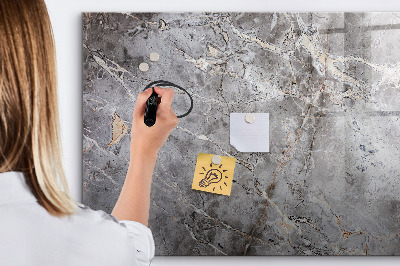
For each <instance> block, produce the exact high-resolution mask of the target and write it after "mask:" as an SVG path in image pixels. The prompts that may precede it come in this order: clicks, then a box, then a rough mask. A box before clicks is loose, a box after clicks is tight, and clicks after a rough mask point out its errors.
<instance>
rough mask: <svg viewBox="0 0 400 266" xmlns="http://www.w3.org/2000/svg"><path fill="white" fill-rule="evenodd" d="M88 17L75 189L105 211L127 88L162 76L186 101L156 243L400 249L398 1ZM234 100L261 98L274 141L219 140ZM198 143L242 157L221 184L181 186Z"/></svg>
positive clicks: (168, 161)
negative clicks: (355, 8) (341, 8)
mask: <svg viewBox="0 0 400 266" xmlns="http://www.w3.org/2000/svg"><path fill="white" fill-rule="evenodd" d="M82 23H83V24H82V25H83V34H82V39H83V48H82V49H83V184H84V191H83V197H84V203H85V204H87V205H88V206H90V207H91V208H94V209H102V210H104V211H106V212H111V210H112V208H113V206H114V204H115V202H116V200H117V197H118V195H119V192H120V190H121V186H122V184H123V180H124V178H125V174H126V171H127V168H128V163H129V143H130V129H131V126H132V123H131V121H132V111H133V107H134V105H135V101H136V96H137V94H138V93H139V92H140V91H141V90H142V89H143V88H144V86H145V85H147V84H148V83H149V82H151V81H154V80H158V79H164V80H169V81H172V82H174V83H176V84H179V85H181V86H183V87H185V88H186V89H188V90H189V91H190V92H191V94H192V96H193V99H194V109H193V111H192V113H191V114H190V115H189V116H187V117H185V118H182V119H180V121H179V125H178V126H177V127H176V129H174V130H173V131H172V133H171V136H170V137H169V139H168V140H167V142H166V144H165V146H164V147H163V148H162V149H161V151H160V153H159V158H158V160H157V164H156V167H155V171H154V176H153V184H152V193H151V209H150V221H149V227H150V228H151V229H152V231H153V235H154V238H155V243H156V255H400V238H399V234H400V151H399V147H400V103H399V95H400V93H399V90H400V48H399V46H398V44H399V42H400V13H395V12H394V13H390V12H387V13H84V14H83V21H82ZM152 52H155V53H157V54H159V60H158V61H157V62H152V61H150V58H149V55H150V54H151V53H152ZM142 62H146V63H148V64H149V70H148V71H146V72H142V71H140V70H139V69H138V66H139V64H140V63H142ZM185 97H186V96H185V95H184V94H181V93H179V92H177V93H176V99H175V101H174V103H173V108H174V110H175V112H176V113H177V114H179V113H183V112H185V111H186V110H187V107H188V104H189V102H188V100H187V98H185ZM234 112H236V113H253V112H254V113H255V112H263V113H269V116H270V129H269V131H270V152H269V153H241V152H238V151H237V150H236V149H235V148H234V147H232V146H231V145H230V144H229V114H230V113H234ZM198 153H210V154H218V155H223V156H231V157H235V158H236V159H237V160H236V168H235V174H234V178H233V185H232V191H231V196H230V197H227V196H223V195H216V194H211V193H206V192H202V191H196V190H192V189H191V183H192V179H193V173H194V169H195V164H196V158H197V154H198Z"/></svg>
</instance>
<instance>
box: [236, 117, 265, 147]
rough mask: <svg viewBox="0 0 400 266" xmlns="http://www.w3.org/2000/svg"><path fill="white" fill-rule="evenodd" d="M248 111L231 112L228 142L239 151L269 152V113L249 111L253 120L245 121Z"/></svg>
mask: <svg viewBox="0 0 400 266" xmlns="http://www.w3.org/2000/svg"><path fill="white" fill-rule="evenodd" d="M247 114H249V113H231V115H230V143H231V145H232V146H233V147H235V148H236V149H237V150H238V151H240V152H269V113H251V114H252V115H254V118H255V119H254V122H252V123H248V122H246V115H247Z"/></svg>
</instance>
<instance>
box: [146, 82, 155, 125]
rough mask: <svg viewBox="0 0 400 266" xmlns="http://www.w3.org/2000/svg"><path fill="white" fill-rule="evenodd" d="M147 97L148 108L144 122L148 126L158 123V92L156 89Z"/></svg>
mask: <svg viewBox="0 0 400 266" xmlns="http://www.w3.org/2000/svg"><path fill="white" fill-rule="evenodd" d="M152 89H153V93H152V94H151V95H150V97H149V98H148V99H147V102H146V109H145V111H144V123H145V124H146V126H148V127H152V126H153V125H154V124H155V123H156V113H157V100H158V94H157V93H156V92H155V91H154V88H152Z"/></svg>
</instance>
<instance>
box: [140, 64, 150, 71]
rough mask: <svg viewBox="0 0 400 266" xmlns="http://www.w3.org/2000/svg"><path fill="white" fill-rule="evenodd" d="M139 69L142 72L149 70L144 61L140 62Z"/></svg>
mask: <svg viewBox="0 0 400 266" xmlns="http://www.w3.org/2000/svg"><path fill="white" fill-rule="evenodd" d="M139 70H140V71H142V72H146V71H147V70H149V64H147V63H144V62H143V63H141V64H140V65H139Z"/></svg>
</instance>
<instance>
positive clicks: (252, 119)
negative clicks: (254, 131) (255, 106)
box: [245, 114, 256, 124]
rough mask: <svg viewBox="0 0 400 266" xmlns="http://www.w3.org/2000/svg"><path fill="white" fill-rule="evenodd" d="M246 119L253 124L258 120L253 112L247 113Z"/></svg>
mask: <svg viewBox="0 0 400 266" xmlns="http://www.w3.org/2000/svg"><path fill="white" fill-rule="evenodd" d="M245 120H246V122H247V123H249V124H253V122H254V121H255V120H256V117H255V116H254V115H253V114H247V115H246V117H245Z"/></svg>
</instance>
